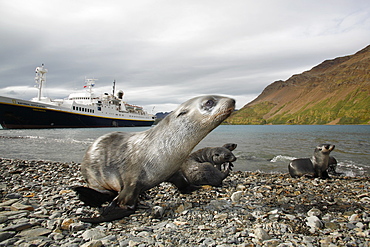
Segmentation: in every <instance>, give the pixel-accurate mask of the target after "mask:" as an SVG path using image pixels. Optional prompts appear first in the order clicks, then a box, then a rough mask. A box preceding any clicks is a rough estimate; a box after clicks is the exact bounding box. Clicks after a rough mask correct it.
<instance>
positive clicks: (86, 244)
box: [81, 240, 103, 247]
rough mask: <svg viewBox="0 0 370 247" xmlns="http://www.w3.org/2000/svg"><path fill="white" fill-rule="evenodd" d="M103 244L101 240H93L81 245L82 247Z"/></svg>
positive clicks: (95, 246) (93, 246) (94, 246)
mask: <svg viewBox="0 0 370 247" xmlns="http://www.w3.org/2000/svg"><path fill="white" fill-rule="evenodd" d="M101 246H103V242H102V241H100V240H92V241H89V242H87V243H84V244H83V245H81V247H101Z"/></svg>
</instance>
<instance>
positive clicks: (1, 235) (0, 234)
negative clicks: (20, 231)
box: [0, 231, 15, 242]
mask: <svg viewBox="0 0 370 247" xmlns="http://www.w3.org/2000/svg"><path fill="white" fill-rule="evenodd" d="M14 235H15V232H10V231H9V232H0V242H2V241H4V240H6V239H8V238H12V237H13V236H14Z"/></svg>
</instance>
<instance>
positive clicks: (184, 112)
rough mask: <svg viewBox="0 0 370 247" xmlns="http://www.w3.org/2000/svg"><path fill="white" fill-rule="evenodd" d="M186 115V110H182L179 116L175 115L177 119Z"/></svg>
mask: <svg viewBox="0 0 370 247" xmlns="http://www.w3.org/2000/svg"><path fill="white" fill-rule="evenodd" d="M186 113H188V110H183V111H181V112H180V113H179V115H177V117H180V116H181V115H185V114H186Z"/></svg>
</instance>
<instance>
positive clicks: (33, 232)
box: [17, 227, 51, 237]
mask: <svg viewBox="0 0 370 247" xmlns="http://www.w3.org/2000/svg"><path fill="white" fill-rule="evenodd" d="M50 233H51V230H50V229H46V228H42V227H39V228H33V229H29V230H25V231H22V232H20V233H18V234H17V236H20V237H35V236H45V235H48V234H50Z"/></svg>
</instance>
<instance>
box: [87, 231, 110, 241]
mask: <svg viewBox="0 0 370 247" xmlns="http://www.w3.org/2000/svg"><path fill="white" fill-rule="evenodd" d="M105 236H106V235H105V234H104V232H102V231H100V230H98V229H89V230H86V231H85V232H84V233H83V234H82V238H83V239H84V240H97V239H101V238H104V237H105Z"/></svg>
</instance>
